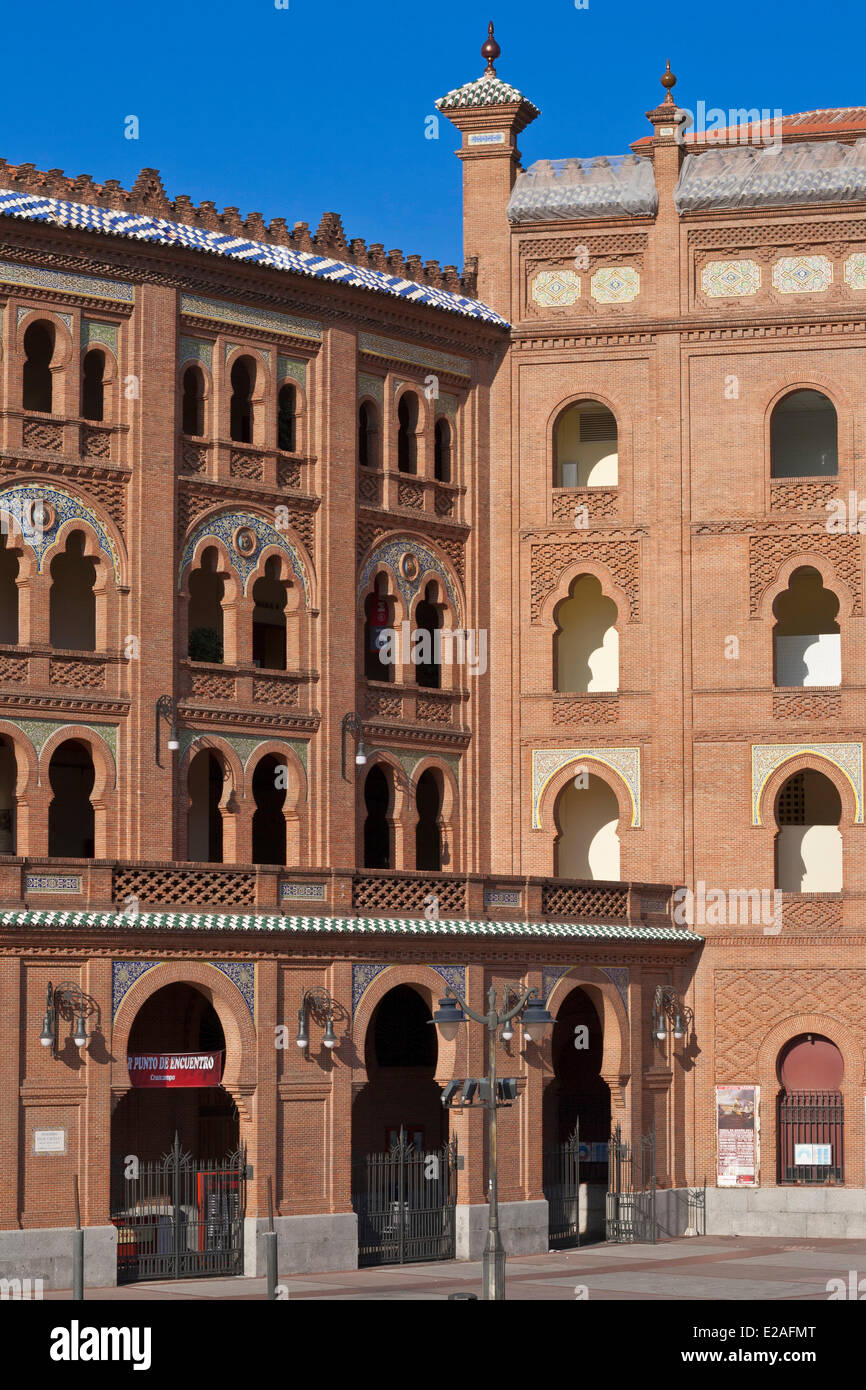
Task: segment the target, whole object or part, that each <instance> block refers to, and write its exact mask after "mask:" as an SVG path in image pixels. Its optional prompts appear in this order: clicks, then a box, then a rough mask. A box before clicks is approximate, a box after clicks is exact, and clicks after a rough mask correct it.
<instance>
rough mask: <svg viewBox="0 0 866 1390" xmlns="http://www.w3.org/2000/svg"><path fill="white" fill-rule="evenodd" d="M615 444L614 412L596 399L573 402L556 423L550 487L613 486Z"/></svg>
mask: <svg viewBox="0 0 866 1390" xmlns="http://www.w3.org/2000/svg"><path fill="white" fill-rule="evenodd" d="M618 450H619V445H618V441H617V427H616V419H615V417H614V415H613V414H612V413H611V412H610V411H609V410H608V408H607V406H606V405H602V404H601V402H600V401H576V402H575V404H574V405H570V406H569V407H568V409H567V410H564V411H563V412H562V414H561V415H560V417H559V419H558V420H557V422H556V428H555V431H554V437H553V486H554V487H569V488H575V487H616V486H617V482H618V478H619V452H618Z"/></svg>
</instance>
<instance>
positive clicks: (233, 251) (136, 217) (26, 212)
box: [0, 189, 508, 328]
mask: <svg viewBox="0 0 866 1390" xmlns="http://www.w3.org/2000/svg"><path fill="white" fill-rule="evenodd" d="M0 214H4V215H5V216H7V217H17V218H21V219H23V220H24V221H27V222H47V223H49V224H51V225H53V226H56V227H70V228H81V229H83V230H84V231H88V232H101V233H102V234H103V235H106V236H120V237H126V238H128V239H129V240H132V241H146V242H152V243H153V244H155V245H157V246H180V247H183V248H185V249H187V250H190V251H207V252H209V253H210V254H211V255H214V256H227V257H228V258H229V259H230V260H233V261H245V262H246V263H247V264H249V265H257V266H267V267H270V268H271V269H273V270H284V271H288V272H289V273H290V274H295V275H306V276H310V277H312V278H313V279H316V280H329V281H332V282H336V283H338V284H342V285H348V286H350V287H351V288H352V289H362V290H372V291H373V292H374V293H376V294H388V295H392V296H394V297H395V298H397V299H404V300H407V301H410V302H411V303H413V304H427V305H430V306H431V307H432V308H435V309H445V310H446V311H447V312H449V313H452V314H461V315H463V317H464V318H471V319H479V320H481V321H482V322H483V323H491V324H498V325H500V326H501V327H503V328H507V327H508V324H507V322H506V320H505V319H503V318H501V317H500V315H499V314H497V313H494V311H493V310H492V309H489V308H488V307H487V305H486V304H482V303H481V302H480V301H479V300H477V299H467V298H466V297H465V296H464V295H461V294H454V293H453V292H452V291H450V290H440V289H436V288H435V287H434V286H432V285H419V284H417V283H416V282H415V281H414V280H403V279H402V278H401V277H400V276H399V275H388V274H387V273H386V272H385V271H382V270H370V269H368V268H367V267H366V266H357V265H349V264H348V263H347V262H345V261H337V260H333V259H332V258H331V257H330V256H320V255H317V254H316V253H315V252H313V251H295V250H293V249H292V248H291V247H289V246H269V245H266V244H265V243H264V242H261V241H250V240H249V239H248V238H247V237H242V236H236V235H234V234H232V233H230V232H215V231H208V230H206V229H205V228H203V227H189V226H186V225H185V224H184V223H181V222H167V221H166V220H165V219H164V218H162V217H148V216H147V215H146V214H143V213H132V212H119V211H116V210H114V209H112V208H97V207H91V206H90V205H88V204H86V203H71V202H67V201H66V200H64V199H60V198H46V197H42V196H40V195H38V194H34V193H19V192H16V191H14V190H10V189H6V190H0Z"/></svg>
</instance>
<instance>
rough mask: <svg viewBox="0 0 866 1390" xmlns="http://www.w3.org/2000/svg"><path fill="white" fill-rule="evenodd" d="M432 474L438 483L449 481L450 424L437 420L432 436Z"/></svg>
mask: <svg viewBox="0 0 866 1390" xmlns="http://www.w3.org/2000/svg"><path fill="white" fill-rule="evenodd" d="M433 475H434V477H435V478H436V479H437V480H438V481H439V482H440V483H450V482H451V426H450V425H449V424H448V421H447V420H437V421H436V429H435V431H434V437H433Z"/></svg>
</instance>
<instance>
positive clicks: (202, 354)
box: [177, 334, 213, 370]
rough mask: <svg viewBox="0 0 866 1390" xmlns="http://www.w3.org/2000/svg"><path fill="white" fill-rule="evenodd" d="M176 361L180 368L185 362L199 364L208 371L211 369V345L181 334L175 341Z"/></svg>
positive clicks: (201, 339)
mask: <svg viewBox="0 0 866 1390" xmlns="http://www.w3.org/2000/svg"><path fill="white" fill-rule="evenodd" d="M177 361H178V366H181V367H182V366H183V365H184V363H185V362H201V363H202V364H203V365H204V366H205V367H207V368H208V370H210V369H211V368H212V367H213V343H208V342H205V340H204V339H203V338H187V337H185V336H184V335H183V334H181V336H180V337H179V338H178V341H177Z"/></svg>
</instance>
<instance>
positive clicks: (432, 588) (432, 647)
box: [412, 584, 442, 690]
mask: <svg viewBox="0 0 866 1390" xmlns="http://www.w3.org/2000/svg"><path fill="white" fill-rule="evenodd" d="M436 598H437V590H436V585H435V584H428V585H427V588H426V589H425V590H424V597H423V599H422V600H421V601H420V603H418V604H417V605H416V608H415V631H414V632H413V634H412V659H413V661H414V662H415V680H416V681H417V683H418V685H423V686H424V687H425V688H426V689H428V690H438V689H439V687H440V685H441V684H442V662H441V659H437V658H439V657H441V653H440V652H437V650H436V632H437V629H438V628H440V627H441V626H442V615H441V609H440V607H439V605H438V603H437V602H436Z"/></svg>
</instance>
